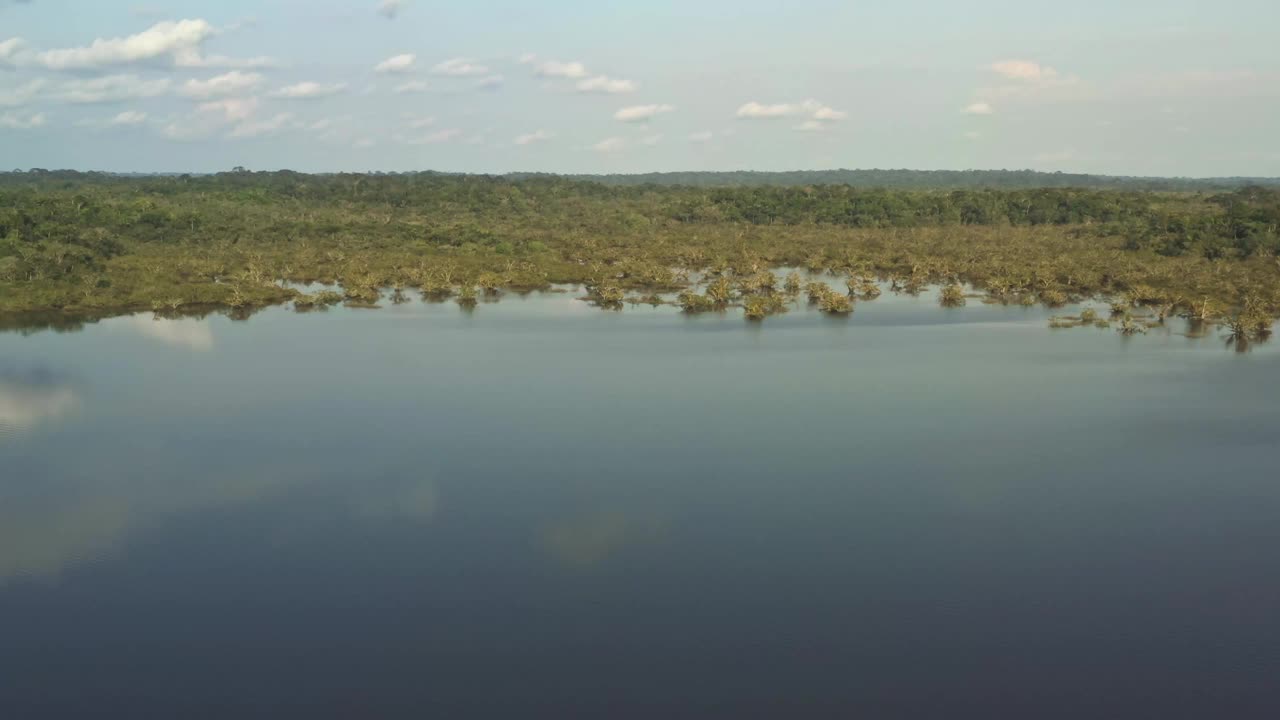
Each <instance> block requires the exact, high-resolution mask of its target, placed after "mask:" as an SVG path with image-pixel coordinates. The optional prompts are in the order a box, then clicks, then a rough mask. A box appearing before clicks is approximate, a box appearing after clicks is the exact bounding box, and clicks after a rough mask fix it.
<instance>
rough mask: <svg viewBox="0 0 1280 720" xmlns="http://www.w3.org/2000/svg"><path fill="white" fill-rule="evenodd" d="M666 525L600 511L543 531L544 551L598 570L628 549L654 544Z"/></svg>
mask: <svg viewBox="0 0 1280 720" xmlns="http://www.w3.org/2000/svg"><path fill="white" fill-rule="evenodd" d="M665 532H666V527H665V525H664V524H663V523H661V522H657V521H654V520H645V519H637V518H634V517H630V516H628V515H625V514H623V513H620V512H597V513H591V514H588V515H582V516H579V517H574V518H569V519H567V520H563V521H560V522H557V523H553V524H552V525H550V526H548V527H547V528H545V529H544V530H543V533H542V545H543V548H544V549H545V550H546V551H547V552H548V554H550V555H551V556H552V557H553V558H555V559H556V560H558V561H559V562H560V563H561V564H563V565H565V566H566V567H570V568H578V569H591V568H595V567H598V566H599V565H600V564H602V563H604V562H605V561H606V560H608V559H609V558H611V557H613V556H614V555H615V554H617V553H618V551H620V550H622V549H623V548H625V547H629V546H633V545H637V544H641V543H647V542H653V541H655V540H656V539H657V538H659V537H660V536H662V535H663V534H665Z"/></svg>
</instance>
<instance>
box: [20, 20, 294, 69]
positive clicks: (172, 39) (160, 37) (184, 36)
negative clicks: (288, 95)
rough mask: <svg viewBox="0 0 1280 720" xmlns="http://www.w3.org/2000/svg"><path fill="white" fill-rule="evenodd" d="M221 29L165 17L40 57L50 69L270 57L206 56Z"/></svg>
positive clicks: (230, 63) (232, 62)
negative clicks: (137, 29)
mask: <svg viewBox="0 0 1280 720" xmlns="http://www.w3.org/2000/svg"><path fill="white" fill-rule="evenodd" d="M216 34H217V30H215V29H214V27H213V25H210V24H209V23H208V22H207V21H205V20H179V21H177V22H173V21H167V20H166V21H164V22H159V23H156V24H155V25H152V26H151V27H150V28H148V29H146V30H144V31H142V32H140V33H138V34H136V35H129V36H127V37H117V38H98V39H97V40H94V41H93V42H92V43H90V44H89V45H87V46H85V47H74V48H64V49H58V50H46V51H44V52H41V53H38V54H37V55H36V61H37V62H38V63H40V64H41V65H43V66H44V67H46V68H49V69H50V70H93V69H97V68H103V67H109V66H112V65H127V64H134V63H153V64H154V63H161V64H168V65H171V66H173V67H188V68H190V67H261V66H264V65H267V64H270V62H271V61H270V59H268V58H253V59H247V60H237V59H234V58H228V57H223V56H220V55H212V56H205V55H204V54H203V52H202V49H203V46H204V43H205V41H207V40H208V39H209V38H211V37H213V36H214V35H216Z"/></svg>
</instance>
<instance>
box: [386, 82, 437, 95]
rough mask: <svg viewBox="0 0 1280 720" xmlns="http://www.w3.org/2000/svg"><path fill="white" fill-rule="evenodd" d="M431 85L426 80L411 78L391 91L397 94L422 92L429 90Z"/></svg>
mask: <svg viewBox="0 0 1280 720" xmlns="http://www.w3.org/2000/svg"><path fill="white" fill-rule="evenodd" d="M430 88H431V86H430V85H429V84H427V81H425V80H410V81H409V82H407V83H402V84H400V85H397V86H395V87H394V88H392V89H391V92H393V93H395V94H397V95H406V94H409V93H422V92H426V91H427V90H429V89H430Z"/></svg>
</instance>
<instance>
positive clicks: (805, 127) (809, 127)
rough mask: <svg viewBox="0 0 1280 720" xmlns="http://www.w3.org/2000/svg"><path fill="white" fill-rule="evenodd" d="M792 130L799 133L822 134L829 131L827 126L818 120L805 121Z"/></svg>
mask: <svg viewBox="0 0 1280 720" xmlns="http://www.w3.org/2000/svg"><path fill="white" fill-rule="evenodd" d="M792 129H793V130H796V131H798V132H822V131H823V130H826V129H827V126H826V125H823V124H822V123H821V122H819V121H818V120H805V121H804V122H802V123H800V124H799V125H796V126H795V127H794V128H792Z"/></svg>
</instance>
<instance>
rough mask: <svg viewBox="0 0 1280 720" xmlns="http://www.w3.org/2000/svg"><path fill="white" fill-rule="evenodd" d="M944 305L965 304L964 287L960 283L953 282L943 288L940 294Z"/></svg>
mask: <svg viewBox="0 0 1280 720" xmlns="http://www.w3.org/2000/svg"><path fill="white" fill-rule="evenodd" d="M938 302H939V303H940V304H941V305H942V307H961V306H963V305H964V304H965V297H964V288H963V287H961V286H960V284H959V283H951V284H950V285H947V286H945V287H943V288H942V292H941V294H939V296H938Z"/></svg>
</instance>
